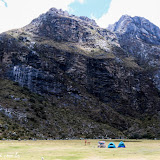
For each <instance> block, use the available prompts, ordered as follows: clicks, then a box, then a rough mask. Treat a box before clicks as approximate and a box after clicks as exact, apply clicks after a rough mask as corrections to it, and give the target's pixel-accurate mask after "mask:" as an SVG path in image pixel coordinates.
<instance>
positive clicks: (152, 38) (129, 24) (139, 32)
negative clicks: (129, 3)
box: [108, 15, 160, 45]
mask: <svg viewBox="0 0 160 160" xmlns="http://www.w3.org/2000/svg"><path fill="white" fill-rule="evenodd" d="M108 29H109V30H110V31H112V32H115V33H116V34H117V35H123V34H126V35H128V36H131V37H132V38H136V39H141V40H143V41H145V42H146V43H149V44H154V45H159V44H160V29H159V28H158V27H157V26H156V25H154V24H153V23H151V22H150V21H149V20H147V19H145V18H143V17H138V16H135V17H130V16H128V15H123V16H122V17H121V18H120V19H119V21H118V22H116V23H115V24H113V25H109V26H108Z"/></svg>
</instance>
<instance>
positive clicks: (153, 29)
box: [108, 15, 160, 89]
mask: <svg viewBox="0 0 160 160" xmlns="http://www.w3.org/2000/svg"><path fill="white" fill-rule="evenodd" d="M108 29H109V30H110V31H113V32H115V34H116V35H117V38H118V40H119V43H120V45H121V47H122V48H123V49H125V50H126V51H127V52H128V54H129V55H133V56H134V57H136V60H137V62H138V63H139V64H140V65H141V66H142V67H145V68H146V65H148V66H150V67H153V68H154V70H156V71H153V75H152V79H154V82H155V84H156V86H157V88H158V89H159V87H158V86H159V85H160V83H159V79H158V78H153V77H157V75H158V73H159V70H160V29H159V28H158V27H157V26H155V25H154V24H153V23H151V22H149V21H148V20H147V19H145V18H142V17H130V16H128V15H124V16H122V17H121V18H120V20H119V21H118V22H116V23H115V24H114V25H110V26H109V27H108Z"/></svg>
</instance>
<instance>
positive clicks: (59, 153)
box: [0, 140, 160, 160]
mask: <svg viewBox="0 0 160 160" xmlns="http://www.w3.org/2000/svg"><path fill="white" fill-rule="evenodd" d="M98 141H99V140H88V142H90V145H89V144H88V145H86V146H85V143H84V140H55V141H0V160H3V159H4V160H6V159H8V160H10V159H14V160H15V159H19V160H42V159H44V160H105V159H106V160H158V159H160V141H159V140H125V141H124V142H125V145H126V148H114V149H109V148H97V145H98ZM112 141H113V142H114V143H115V144H116V146H118V143H119V142H120V140H112ZM109 142H111V140H106V145H108V143H109ZM42 157H43V158H42Z"/></svg>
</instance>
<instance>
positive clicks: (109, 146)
mask: <svg viewBox="0 0 160 160" xmlns="http://www.w3.org/2000/svg"><path fill="white" fill-rule="evenodd" d="M108 148H116V146H115V144H114V143H113V142H110V143H109V145H108Z"/></svg>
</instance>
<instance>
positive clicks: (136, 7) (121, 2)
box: [96, 0, 160, 28]
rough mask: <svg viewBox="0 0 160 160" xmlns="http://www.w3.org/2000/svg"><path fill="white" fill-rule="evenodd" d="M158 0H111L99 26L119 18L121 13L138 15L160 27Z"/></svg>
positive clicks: (159, 1)
mask: <svg viewBox="0 0 160 160" xmlns="http://www.w3.org/2000/svg"><path fill="white" fill-rule="evenodd" d="M159 6H160V0H112V2H111V4H110V8H109V10H108V12H107V13H106V14H104V15H103V16H102V17H101V18H99V19H96V21H97V23H98V25H99V26H101V27H104V28H106V27H107V26H108V25H109V24H113V23H115V22H116V21H118V20H119V18H120V17H121V16H122V15H125V14H128V15H130V16H132V17H133V16H140V17H144V18H146V19H148V20H149V21H151V22H152V23H154V24H155V25H157V26H159V27H160V9H159Z"/></svg>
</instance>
